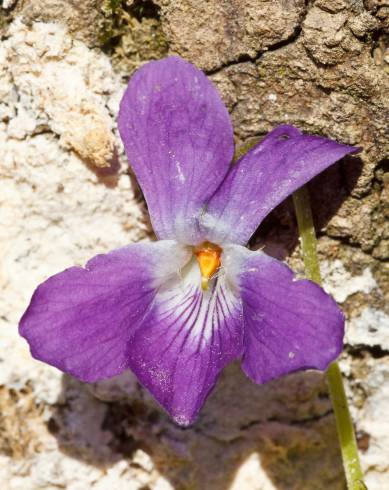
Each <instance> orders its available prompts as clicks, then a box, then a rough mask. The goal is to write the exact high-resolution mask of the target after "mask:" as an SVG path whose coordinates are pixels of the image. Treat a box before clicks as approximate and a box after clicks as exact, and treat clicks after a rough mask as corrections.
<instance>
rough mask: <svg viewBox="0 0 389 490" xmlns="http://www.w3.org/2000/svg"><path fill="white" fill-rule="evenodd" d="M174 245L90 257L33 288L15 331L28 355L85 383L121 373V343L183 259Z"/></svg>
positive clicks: (124, 357)
mask: <svg viewBox="0 0 389 490" xmlns="http://www.w3.org/2000/svg"><path fill="white" fill-rule="evenodd" d="M189 256H190V255H189V252H188V251H187V250H185V249H184V248H183V247H178V246H177V243H176V242H173V241H162V242H157V243H147V244H136V245H131V246H128V247H125V248H121V249H118V250H114V251H113V252H111V253H109V254H107V255H98V256H96V257H94V258H93V259H92V260H90V261H89V262H88V263H87V265H86V267H85V268H81V267H71V268H70V269H67V270H65V271H64V272H61V273H59V274H56V275H55V276H53V277H50V278H49V279H48V280H47V281H45V282H44V283H43V284H41V285H40V286H39V287H38V288H37V290H36V291H35V293H34V295H33V297H32V300H31V303H30V306H29V307H28V309H27V311H26V312H25V314H24V315H23V317H22V319H21V321H20V326H19V332H20V334H21V335H22V336H23V337H25V338H26V340H27V341H28V343H29V344H30V348H31V353H32V355H33V357H35V358H36V359H39V360H41V361H44V362H47V363H48V364H51V365H53V366H55V367H57V368H59V369H61V370H62V371H65V372H67V373H70V374H72V375H73V376H75V377H77V378H79V379H81V380H83V381H87V382H92V381H96V380H98V379H103V378H109V377H111V376H115V375H117V374H119V373H120V372H122V371H124V370H125V369H128V343H129V339H130V337H131V334H132V333H133V332H134V330H135V328H136V327H137V325H138V324H139V323H141V322H142V320H143V318H144V316H145V314H146V312H147V310H148V309H149V308H150V305H151V304H152V302H153V300H154V297H155V294H156V291H157V287H158V286H159V285H160V284H161V282H163V281H164V280H166V278H167V277H169V273H170V274H172V273H173V274H176V271H177V270H178V269H179V267H180V266H182V264H183V263H185V261H187V260H188V258H189Z"/></svg>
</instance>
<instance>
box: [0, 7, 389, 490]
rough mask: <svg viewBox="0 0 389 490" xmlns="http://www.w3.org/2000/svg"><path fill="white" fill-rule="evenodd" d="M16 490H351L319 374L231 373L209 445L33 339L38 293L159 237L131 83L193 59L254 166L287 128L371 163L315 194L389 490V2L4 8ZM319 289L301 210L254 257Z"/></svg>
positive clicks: (8, 478)
mask: <svg viewBox="0 0 389 490" xmlns="http://www.w3.org/2000/svg"><path fill="white" fill-rule="evenodd" d="M0 11H1V14H0V15H1V17H0V30H1V33H2V36H3V38H2V41H1V44H0V177H1V181H2V185H1V193H0V221H1V223H2V226H1V228H0V241H1V244H2V248H1V252H0V254H1V255H0V261H1V262H0V263H1V267H0V288H1V295H0V308H1V312H2V314H1V317H0V346H1V351H0V352H1V354H0V414H1V415H0V481H1V482H2V488H5V490H30V489H31V490H38V489H39V490H52V489H54V488H66V489H69V490H86V489H92V488H93V489H98V490H106V489H107V490H108V489H115V490H116V489H118V490H120V489H123V490H124V489H126V490H128V489H130V490H141V489H143V490H145V489H152V490H165V489H166V490H168V489H175V490H181V489H200V488H207V489H211V490H227V489H232V490H237V489H239V490H245V489H247V490H248V489H250V490H275V489H277V490H292V489H295V490H320V489H327V488H331V489H333V490H337V489H339V490H341V489H342V488H344V486H343V485H344V483H343V477H342V468H341V463H340V459H339V451H338V448H337V444H336V442H335V441H336V432H335V427H334V420H333V415H332V412H331V404H330V401H329V399H328V393H327V389H326V385H325V380H324V378H323V376H322V375H321V374H320V373H315V372H306V373H299V374H294V375H291V376H289V377H287V378H284V379H280V380H278V381H276V382H272V383H269V384H268V385H264V386H255V385H253V384H252V383H251V382H250V381H248V380H247V379H246V378H245V377H244V375H243V374H242V373H241V371H240V368H239V366H238V364H233V365H231V366H230V367H229V368H228V369H226V371H225V372H224V373H223V375H222V376H221V378H220V381H219V383H218V385H217V388H216V389H215V391H214V393H213V394H212V395H211V397H210V398H209V400H208V402H207V403H206V405H205V407H204V410H203V412H202V414H201V417H200V420H199V422H198V423H197V424H196V425H195V427H194V428H192V429H186V430H182V429H179V428H177V427H176V426H174V425H173V424H172V423H171V422H170V421H169V420H168V418H167V417H166V415H165V414H164V413H162V412H161V411H160V409H159V408H158V407H157V406H156V405H155V403H154V402H153V400H152V399H151V397H150V396H149V395H148V394H147V393H146V392H145V391H144V390H143V389H142V388H141V387H140V386H139V385H138V383H137V381H136V379H135V378H134V377H133V375H132V374H131V373H125V374H124V375H122V376H120V377H119V378H117V379H113V380H109V381H105V382H102V383H97V384H95V385H92V386H87V385H84V384H82V383H80V382H78V381H76V380H74V379H71V378H69V377H67V376H64V375H62V374H61V373H60V372H59V371H57V370H55V369H54V368H51V367H49V366H46V365H44V364H41V363H39V362H36V361H34V360H33V359H32V358H31V357H30V354H29V352H28V348H27V346H26V344H25V343H24V341H22V339H20V338H19V337H18V335H17V332H16V325H17V322H18V319H19V318H20V315H21V314H22V313H23V311H24V309H25V307H26V306H27V304H28V301H29V298H30V297H31V294H32V291H33V290H34V288H35V286H36V285H37V284H38V283H39V282H41V281H42V280H44V279H45V278H46V277H48V276H49V275H51V274H53V273H55V272H57V271H59V270H61V269H63V268H66V267H68V266H70V265H73V264H82V263H84V262H85V261H86V260H87V259H88V258H90V257H91V256H93V255H95V254H97V253H99V252H105V251H108V250H110V249H112V248H115V247H119V246H122V245H124V244H126V243H129V242H135V241H139V240H143V239H149V238H150V237H152V231H151V229H150V226H149V221H148V217H147V213H146V209H145V205H144V202H143V199H142V196H141V193H140V192H139V188H138V187H137V185H136V183H135V181H134V180H133V179H132V178H131V175H130V174H129V172H128V170H127V165H126V161H125V158H124V156H123V151H122V147H121V143H120V140H119V138H118V137H117V131H116V123H115V118H116V115H117V108H118V101H119V100H120V97H121V94H122V92H123V90H124V87H125V80H126V79H127V78H128V76H129V75H130V74H131V73H132V72H133V70H134V69H135V68H136V67H138V66H139V65H140V64H142V63H143V62H145V61H147V60H149V59H154V58H159V57H161V56H163V55H165V54H166V53H167V52H170V53H177V54H180V55H181V56H184V57H186V58H187V59H189V60H191V61H193V62H195V63H196V64H197V65H198V66H199V67H201V68H203V69H204V70H206V71H208V73H209V74H210V76H211V77H212V79H213V81H214V82H215V84H216V85H217V86H218V88H219V90H220V92H221V93H222V96H223V98H224V100H225V102H226V104H227V106H228V108H229V110H230V112H231V116H232V119H233V123H234V128H235V136H236V142H237V148H238V152H242V151H244V150H245V149H246V148H247V147H248V145H250V144H252V143H253V142H254V141H256V140H258V139H259V138H260V137H261V136H262V135H264V134H265V133H266V132H267V131H268V130H270V129H271V128H273V127H274V126H275V125H277V124H280V123H285V122H287V123H293V124H296V125H297V126H299V127H300V128H302V129H303V130H305V131H310V132H313V133H318V134H322V135H325V136H328V137H332V138H336V139H338V140H339V141H342V142H345V143H350V144H355V145H360V146H362V147H363V153H362V154H361V156H360V158H349V159H345V160H344V161H342V162H340V163H339V164H337V165H335V166H334V167H333V168H331V169H329V170H328V171H327V172H325V173H324V174H323V175H321V176H319V177H318V178H316V179H315V181H314V182H312V183H311V184H310V191H311V196H312V204H313V211H314V214H315V219H316V224H317V227H318V230H320V231H319V236H320V239H319V253H320V256H321V263H322V273H323V276H324V282H325V287H326V288H327V290H328V291H329V292H330V293H331V294H332V295H333V296H334V297H335V299H336V300H337V301H338V302H339V303H340V304H341V306H342V307H343V309H344V311H345V313H346V316H347V335H346V348H345V352H344V354H343V356H342V360H341V367H342V370H343V372H344V375H345V377H346V379H347V390H348V396H349V399H350V403H351V407H352V412H353V417H354V420H355V421H356V427H357V435H358V443H359V446H360V450H361V458H362V464H363V467H364V470H365V472H366V482H367V485H368V488H369V490H382V489H383V488H386V487H389V463H388V461H389V426H388V418H387V412H388V409H389V333H388V332H389V317H388V311H386V310H385V304H386V305H387V304H388V299H389V274H388V268H387V262H385V261H387V259H388V255H389V229H388V220H387V219H385V218H387V217H388V216H389V214H388V207H389V204H388V202H389V198H388V183H389V176H388V166H387V162H388V138H387V136H388V135H387V134H386V132H387V121H388V116H389V114H388V112H389V111H388V101H387V95H386V94H387V93H388V89H389V84H388V74H389V51H388V39H389V33H388V19H389V5H388V4H387V2H383V1H375V0H369V1H366V2H362V1H356V2H346V1H343V0H326V1H324V0H323V1H322V0H316V1H312V2H303V1H300V0H293V1H288V2H284V1H279V0H271V1H262V0H247V1H242V0H233V1H227V0H226V1H222V2H217V1H216V0H210V1H200V2H194V1H192V0H176V1H174V2H173V1H170V0H155V1H154V2H151V1H149V0H147V1H141V0H134V1H127V2H126V1H124V0H111V1H110V2H103V1H98V0H89V1H86V2H73V1H64V0H34V1H29V2H27V1H24V0H18V1H11V2H10V1H7V2H3V3H2V10H1V9H0ZM250 246H252V247H253V248H256V247H258V246H264V247H265V249H266V251H268V252H269V253H271V254H272V255H274V256H276V257H278V258H284V259H286V260H287V261H288V262H289V263H290V264H291V266H292V267H293V268H294V269H295V270H297V271H298V272H299V273H300V274H302V273H303V267H302V261H301V256H300V250H299V246H298V237H297V232H296V224H295V219H294V215H293V208H292V206H291V203H290V202H288V201H287V202H285V203H283V204H282V205H280V206H279V207H278V208H277V209H276V210H275V211H274V212H273V213H272V214H271V216H269V217H268V218H267V219H266V220H265V222H264V223H263V224H262V225H261V227H260V229H259V231H258V233H257V234H256V235H255V237H254V238H253V239H252V241H251V242H250Z"/></svg>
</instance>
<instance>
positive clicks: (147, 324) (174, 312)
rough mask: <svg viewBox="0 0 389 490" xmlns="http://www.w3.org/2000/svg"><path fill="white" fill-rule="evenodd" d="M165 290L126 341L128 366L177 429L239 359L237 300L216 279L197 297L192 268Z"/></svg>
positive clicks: (195, 271) (197, 280) (188, 420)
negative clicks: (128, 347)
mask: <svg viewBox="0 0 389 490" xmlns="http://www.w3.org/2000/svg"><path fill="white" fill-rule="evenodd" d="M193 266H194V267H193V268H192V270H190V271H189V272H188V271H185V272H184V277H183V278H182V279H181V280H179V281H173V282H172V283H170V284H167V285H166V286H165V287H164V288H163V289H162V290H160V292H159V293H158V295H157V296H156V299H155V303H154V305H153V308H152V309H151V310H150V312H149V314H148V315H147V317H146V318H145V321H144V322H143V324H142V326H141V327H140V328H139V329H138V330H137V332H136V334H135V335H134V337H133V338H132V339H131V346H130V352H129V356H130V366H131V369H132V370H133V371H134V373H135V374H136V375H137V377H138V379H139V380H140V382H141V383H142V384H143V385H144V386H145V387H146V388H148V389H149V390H150V392H151V393H152V394H153V396H154V397H155V398H156V399H157V400H158V401H159V403H160V404H161V405H162V406H163V407H164V408H165V410H166V411H167V412H168V413H169V414H170V415H171V416H172V417H173V419H174V420H175V421H176V422H177V423H178V424H180V425H184V426H186V425H189V424H191V423H192V422H193V421H194V420H195V418H196V416H197V414H198V412H199V410H200V409H201V407H202V405H203V404H204V401H205V399H206V397H207V396H208V394H209V392H210V391H211V389H212V388H213V386H214V385H215V383H216V380H217V377H218V376H219V374H220V372H221V370H222V369H223V368H224V366H225V365H226V364H228V363H229V362H231V361H232V360H233V359H236V358H237V357H239V356H240V355H241V353H242V341H243V329H242V318H241V316H242V311H241V303H240V300H239V298H237V297H236V295H235V294H234V293H233V291H232V290H231V288H230V287H229V286H228V284H227V282H226V280H225V278H223V277H219V278H218V280H217V283H216V285H215V287H214V288H213V289H211V290H209V291H206V292H203V291H202V290H201V288H200V283H201V278H200V274H199V269H198V265H197V263H195V264H193Z"/></svg>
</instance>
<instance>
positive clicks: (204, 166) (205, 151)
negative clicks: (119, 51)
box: [20, 57, 357, 426]
mask: <svg viewBox="0 0 389 490" xmlns="http://www.w3.org/2000/svg"><path fill="white" fill-rule="evenodd" d="M119 130H120V135H121V137H122V140H123V142H124V146H125V150H126V153H127V156H128V159H129V161H130V163H131V165H132V168H133V169H134V172H135V174H136V176H137V178H138V181H139V183H140V185H141V187H142V189H143V192H144V195H145V198H146V201H147V204H148V208H149V212H150V216H151V221H152V224H153V227H154V230H155V233H156V235H157V237H158V239H159V240H158V241H157V242H154V243H137V244H134V245H129V246H127V247H124V248H120V249H118V250H114V251H112V252H110V253H108V254H106V255H97V256H96V257H94V258H93V259H91V260H90V261H89V262H88V263H87V264H86V266H85V268H81V267H71V268H70V269H67V270H65V271H64V272H61V273H59V274H56V275H54V276H53V277H51V278H49V279H48V280H47V281H45V282H44V283H43V284H41V285H40V286H39V287H38V288H37V290H36V291H35V293H34V295H33V297H32V300H31V303H30V306H29V307H28V309H27V311H26V312H25V314H24V316H23V318H22V319H21V322H20V334H21V335H22V336H23V337H25V338H26V339H27V341H28V342H29V344H30V347H31V353H32V355H33V356H34V357H35V358H36V359H39V360H41V361H44V362H47V363H48V364H51V365H53V366H56V367H57V368H59V369H61V370H62V371H64V372H66V373H70V374H71V375H73V376H75V377H76V378H78V379H81V380H82V381H86V382H94V381H98V380H101V379H104V378H109V377H112V376H115V375H118V374H120V373H121V372H123V371H125V370H127V369H131V370H132V371H133V372H134V373H135V374H136V376H137V377H138V379H139V381H140V383H141V384H142V385H143V386H145V387H146V388H147V389H148V390H149V391H150V392H151V393H152V394H153V396H154V397H155V398H156V399H157V401H158V402H159V403H160V404H161V405H162V406H163V407H164V408H165V410H166V411H167V412H168V413H169V414H170V415H171V416H172V417H173V419H174V420H175V421H176V422H177V423H178V424H181V425H184V426H185V425H189V424H191V423H192V422H193V421H194V420H195V418H196V416H197V414H198V412H199V410H200V408H201V407H202V405H203V404H204V401H205V399H206V397H207V395H208V394H209V392H210V391H211V389H212V388H213V386H214V385H215V382H216V380H217V377H218V376H219V374H220V372H221V371H222V369H223V368H224V367H225V366H226V365H227V364H228V363H230V362H231V361H233V360H234V359H238V358H241V359H242V368H243V370H244V372H245V373H246V374H247V376H249V378H251V379H252V380H253V381H254V382H255V383H265V382H266V381H269V380H271V379H274V378H277V377H279V376H282V375H285V374H287V373H290V372H293V371H297V370H301V369H308V368H309V369H311V368H313V369H320V370H324V369H326V368H327V366H328V365H329V363H330V362H331V361H333V360H334V359H335V358H336V357H337V356H338V354H339V353H340V351H341V349H342V339H343V332H344V318H343V315H342V313H341V311H340V310H339V308H338V307H337V305H336V303H335V301H334V300H333V299H332V298H331V297H330V296H328V295H327V294H326V293H325V292H324V291H323V290H322V289H321V288H320V287H319V286H318V285H316V284H314V283H313V282H311V281H308V280H296V279H295V277H294V275H293V272H292V271H291V270H290V269H289V268H288V267H287V266H286V265H284V264H283V263H281V262H279V261H278V260H275V259H273V258H271V257H269V256H267V255H265V254H264V253H263V252H261V251H255V252H253V251H250V250H248V249H247V248H245V247H244V245H245V244H246V243H247V241H248V240H249V238H250V236H251V235H252V234H253V233H254V232H255V230H256V228H257V227H258V225H259V223H260V222H261V221H262V220H263V219H264V218H265V216H266V215H267V214H268V213H269V212H270V211H271V210H272V209H274V208H275V207H276V206H277V205H278V204H279V203H280V202H281V201H283V200H284V199H285V198H286V197H287V196H289V195H290V194H292V192H294V191H295V190H296V189H298V188H299V187H301V186H302V185H303V184H305V183H306V182H308V181H309V180H310V179H312V177H314V176H315V175H317V174H319V173H320V172H322V171H323V170H324V169H326V168H327V167H329V166H330V165H332V164H333V163H334V162H336V161H337V160H339V159H340V158H342V157H343V156H344V155H346V154H348V153H353V152H355V151H357V149H355V148H353V147H351V146H346V145H342V144H338V143H336V142H334V141H331V140H328V139H326V138H321V137H319V136H311V135H304V134H302V133H301V132H300V131H299V130H298V129H296V128H294V127H293V126H279V127H277V128H276V129H274V130H273V131H271V132H270V133H269V134H268V135H267V136H266V137H265V138H264V139H263V140H262V141H261V142H260V143H259V144H257V145H256V146H255V147H254V148H252V149H251V150H250V151H249V152H248V153H247V154H246V155H245V156H244V157H243V158H241V159H240V160H239V161H238V162H237V163H236V164H235V165H231V161H232V158H233V153H234V143H233V131H232V126H231V121H230V118H229V115H228V112H227V110H226V108H225V106H224V105H223V103H222V101H221V99H220V97H219V95H218V92H217V91H216V89H215V87H214V86H213V85H212V83H211V82H210V81H209V80H208V79H207V78H206V76H205V75H204V74H203V73H202V72H201V71H199V70H198V69H197V68H195V67H194V66H193V65H191V64H190V63H188V62H186V61H184V60H182V59H180V58H178V57H170V58H166V59H163V60H161V61H152V62H150V63H148V64H146V65H145V66H143V67H142V68H140V69H139V70H138V71H137V72H136V73H135V75H134V76H133V77H132V79H131V81H130V83H129V85H128V88H127V90H126V92H125V94H124V96H123V99H122V102H121V107H120V114H119Z"/></svg>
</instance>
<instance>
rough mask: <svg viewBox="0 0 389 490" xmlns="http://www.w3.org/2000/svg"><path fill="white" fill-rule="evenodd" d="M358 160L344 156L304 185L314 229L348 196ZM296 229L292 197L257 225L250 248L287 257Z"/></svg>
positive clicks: (359, 164)
mask: <svg viewBox="0 0 389 490" xmlns="http://www.w3.org/2000/svg"><path fill="white" fill-rule="evenodd" d="M362 166H363V163H362V160H361V159H360V158H358V157H355V156H347V157H345V158H343V159H342V160H340V161H339V162H338V163H336V164H335V165H332V166H331V167H329V168H328V169H327V170H325V171H324V172H322V173H321V174H320V175H318V176H317V177H315V178H314V179H313V180H312V181H311V182H309V184H308V189H309V194H310V196H311V206H312V213H313V218H314V222H315V226H316V229H317V230H321V229H323V228H325V227H326V225H327V224H328V222H329V221H330V220H331V218H332V217H333V216H335V215H336V214H337V211H338V210H339V208H340V207H341V206H342V204H343V203H344V201H345V200H346V199H347V197H349V196H350V194H351V192H352V190H353V188H354V187H355V185H356V183H357V180H358V177H359V176H360V175H361V172H362ZM298 236H299V235H298V229H297V222H296V216H295V212H294V207H293V202H292V198H291V197H289V198H288V199H286V200H285V201H283V202H282V203H281V204H280V205H279V206H277V207H276V208H275V209H274V211H272V212H271V213H270V214H269V215H268V216H267V217H266V218H265V219H264V221H263V222H262V223H261V224H260V226H259V228H258V230H257V231H256V233H255V234H254V236H253V237H252V239H251V240H250V247H251V248H253V249H257V248H263V250H264V251H265V252H266V253H267V254H269V255H271V256H273V257H275V258H276V259H279V260H284V259H285V258H286V257H288V256H289V255H290V254H291V253H292V252H293V250H294V249H295V247H296V246H297V244H298Z"/></svg>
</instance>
